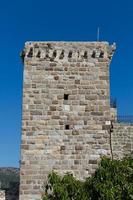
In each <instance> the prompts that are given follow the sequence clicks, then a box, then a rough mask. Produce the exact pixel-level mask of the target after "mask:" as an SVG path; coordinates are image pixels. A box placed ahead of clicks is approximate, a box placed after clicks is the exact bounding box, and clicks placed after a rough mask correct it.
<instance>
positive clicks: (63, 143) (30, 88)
mask: <svg viewBox="0 0 133 200" xmlns="http://www.w3.org/2000/svg"><path fill="white" fill-rule="evenodd" d="M113 51H114V47H113V46H109V44H108V43H107V42H27V43H26V45H25V59H24V86H23V87H24V88H23V120H22V149H21V177H20V200H40V198H41V192H42V185H43V183H44V181H46V178H47V175H48V173H49V172H51V170H56V171H58V172H59V173H60V174H64V173H65V172H67V171H68V172H71V173H73V174H74V176H75V177H76V178H78V179H85V178H86V177H87V176H89V175H91V174H92V173H94V171H95V169H96V167H97V166H98V164H97V163H98V161H99V159H100V156H102V155H110V145H109V134H108V130H107V129H106V128H105V127H104V125H105V121H106V120H107V121H109V120H110V100H109V94H110V91H109V64H110V59H111V57H112V55H113ZM103 52H104V53H103ZM103 127H104V128H103ZM86 169H87V170H86Z"/></svg>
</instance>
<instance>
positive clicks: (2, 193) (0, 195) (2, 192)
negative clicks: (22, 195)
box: [0, 190, 5, 200]
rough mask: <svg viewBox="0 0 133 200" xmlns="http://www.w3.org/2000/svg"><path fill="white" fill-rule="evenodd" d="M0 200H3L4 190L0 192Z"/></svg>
mask: <svg viewBox="0 0 133 200" xmlns="http://www.w3.org/2000/svg"><path fill="white" fill-rule="evenodd" d="M0 200H5V190H0Z"/></svg>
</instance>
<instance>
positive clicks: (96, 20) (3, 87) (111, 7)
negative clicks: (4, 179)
mask: <svg viewBox="0 0 133 200" xmlns="http://www.w3.org/2000/svg"><path fill="white" fill-rule="evenodd" d="M97 27H100V30H101V31H100V32H101V33H100V40H104V41H105V40H107V41H109V42H110V43H112V42H116V44H117V51H116V53H115V55H114V58H113V61H112V64H111V95H112V96H113V97H116V98H117V101H118V113H119V114H131V115H133V1H132V0H126V1H123V0H101V1H100V0H62V1H61V0H21V1H20V0H12V1H11V0H4V1H1V3H0V166H18V165H19V164H18V163H19V154H20V152H19V149H20V147H19V146H20V135H21V104H22V103H21V102H22V73H23V66H22V64H21V59H20V57H19V54H20V51H21V50H22V49H23V46H24V43H25V41H27V40H30V41H32V40H66V41H69V40H71V41H75V40H76V41H77V40H80V41H94V40H96V32H97Z"/></svg>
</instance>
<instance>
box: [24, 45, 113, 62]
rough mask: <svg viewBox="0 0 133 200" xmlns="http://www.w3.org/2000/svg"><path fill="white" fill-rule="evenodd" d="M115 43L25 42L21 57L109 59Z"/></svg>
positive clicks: (71, 59)
mask: <svg viewBox="0 0 133 200" xmlns="http://www.w3.org/2000/svg"><path fill="white" fill-rule="evenodd" d="M115 48H116V45H115V44H113V45H109V43H108V42H26V43H25V49H24V51H23V52H22V57H24V58H26V59H33V58H34V59H36V60H38V59H43V60H48V61H59V60H60V62H61V61H64V60H67V61H73V62H74V61H75V62H77V61H79V62H83V61H86V62H87V61H90V59H98V60H99V59H102V60H105V61H107V60H111V58H112V55H113V53H114V51H115Z"/></svg>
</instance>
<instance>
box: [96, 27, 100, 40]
mask: <svg viewBox="0 0 133 200" xmlns="http://www.w3.org/2000/svg"><path fill="white" fill-rule="evenodd" d="M99 37H100V28H99V27H98V29H97V41H99Z"/></svg>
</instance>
